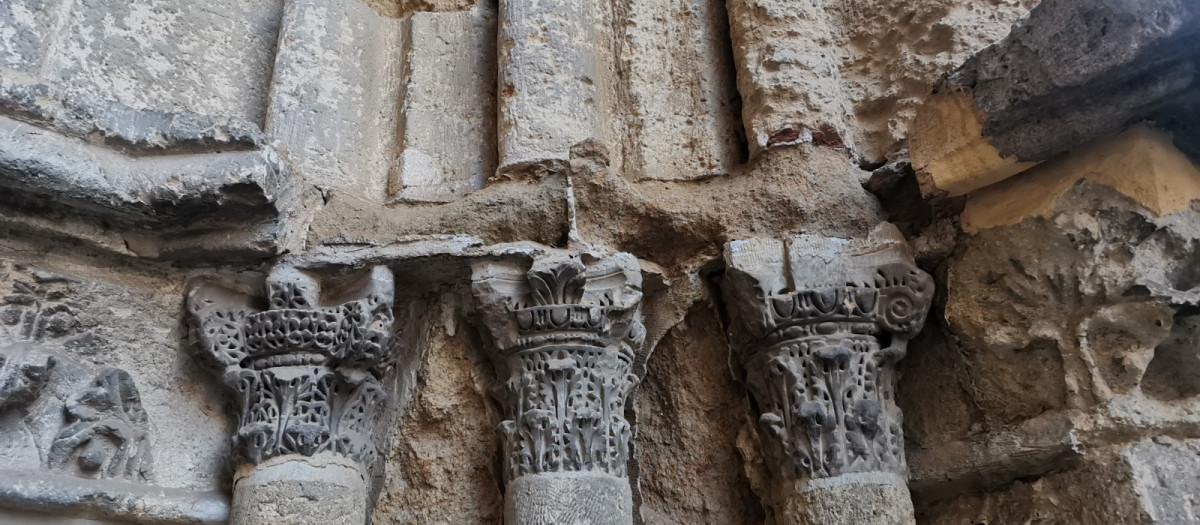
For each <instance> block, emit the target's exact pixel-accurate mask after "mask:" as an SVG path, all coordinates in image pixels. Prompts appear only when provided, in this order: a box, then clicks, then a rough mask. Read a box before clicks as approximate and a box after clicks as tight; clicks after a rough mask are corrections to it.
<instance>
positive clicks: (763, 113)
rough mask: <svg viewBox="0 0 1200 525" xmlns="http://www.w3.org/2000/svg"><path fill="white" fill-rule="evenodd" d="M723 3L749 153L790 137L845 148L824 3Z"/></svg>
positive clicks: (844, 107) (843, 109) (843, 106)
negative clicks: (726, 13) (725, 7)
mask: <svg viewBox="0 0 1200 525" xmlns="http://www.w3.org/2000/svg"><path fill="white" fill-rule="evenodd" d="M726 5H727V7H728V9H729V30H730V35H731V37H732V40H733V47H734V55H733V56H734V62H735V63H736V64H737V69H738V91H739V92H741V95H742V120H743V122H744V123H745V127H746V141H747V142H748V144H749V146H750V154H751V155H757V154H758V153H759V152H761V151H762V150H763V149H765V148H768V147H771V146H777V145H788V144H797V143H816V144H820V145H823V146H831V147H837V148H842V147H846V146H848V144H847V141H849V140H851V139H850V133H849V126H848V123H847V121H848V120H849V119H850V107H849V104H848V101H847V100H846V99H845V98H844V97H842V96H841V90H842V83H841V74H840V71H839V68H838V66H839V65H840V64H839V61H838V60H837V55H836V51H835V50H836V47H837V41H836V40H835V37H834V35H835V33H836V32H837V27H836V26H835V25H834V24H833V22H832V21H831V20H830V17H829V15H827V14H826V12H825V8H824V7H822V6H821V5H820V4H818V3H811V2H788V1H780V0H734V1H731V2H729V3H728V4H726Z"/></svg>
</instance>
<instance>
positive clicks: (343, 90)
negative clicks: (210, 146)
mask: <svg viewBox="0 0 1200 525" xmlns="http://www.w3.org/2000/svg"><path fill="white" fill-rule="evenodd" d="M400 26H401V22H400V21H397V20H393V19H390V18H384V17H382V16H380V15H379V14H377V13H376V12H375V11H373V10H371V8H370V7H368V6H367V5H366V4H364V3H363V2H361V1H358V0H300V1H289V2H286V3H285V5H284V9H283V16H282V25H281V27H280V30H279V31H280V36H279V42H280V45H279V49H278V50H277V51H276V53H275V69H274V76H273V77H272V80H271V91H270V97H269V101H270V105H269V107H268V108H267V116H266V120H265V122H266V123H265V125H264V126H263V129H264V131H266V133H267V135H268V136H269V137H271V139H272V140H276V141H279V142H280V143H281V147H280V155H281V157H283V159H284V160H285V161H286V162H287V163H288V164H289V166H290V167H291V168H292V169H293V170H295V171H296V172H297V173H298V174H299V175H300V176H302V177H304V178H305V179H307V180H308V181H310V182H311V183H312V184H314V185H316V186H318V187H320V188H322V189H324V190H338V191H343V192H347V193H350V194H352V195H357V196H360V197H374V199H376V200H379V199H382V195H383V193H384V191H385V190H384V188H386V185H387V172H388V168H389V166H390V165H391V163H392V160H393V159H394V157H395V154H396V144H397V142H396V130H397V126H396V124H395V122H394V121H393V119H394V115H395V114H396V113H395V112H396V110H397V102H398V96H397V95H398V93H399V90H400V79H401V77H400V74H399V72H398V68H399V66H400V53H401V49H402V48H401V46H400V45H399V44H400V35H401V27H400Z"/></svg>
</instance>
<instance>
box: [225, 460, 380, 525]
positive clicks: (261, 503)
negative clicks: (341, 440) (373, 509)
mask: <svg viewBox="0 0 1200 525" xmlns="http://www.w3.org/2000/svg"><path fill="white" fill-rule="evenodd" d="M364 474H365V473H364V472H363V471H362V469H361V468H360V467H359V466H358V465H357V464H356V463H355V462H353V461H349V460H347V459H345V458H341V457H332V456H316V457H313V458H308V460H305V461H297V460H296V459H295V458H294V457H286V456H285V457H279V458H275V459H274V460H272V461H269V462H267V463H265V464H262V465H258V466H257V467H255V468H254V469H253V470H251V471H249V472H246V473H244V474H243V473H241V472H239V473H238V476H237V479H236V480H235V481H234V483H233V510H232V512H231V513H230V516H229V524H230V525H258V524H260V523H294V524H296V525H322V524H329V525H361V524H363V523H366V522H367V516H368V505H367V504H366V503H367V502H369V501H370V499H369V498H368V492H369V491H368V488H367V479H366V476H365V475H364Z"/></svg>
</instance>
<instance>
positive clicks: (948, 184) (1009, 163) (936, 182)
mask: <svg viewBox="0 0 1200 525" xmlns="http://www.w3.org/2000/svg"><path fill="white" fill-rule="evenodd" d="M986 118H987V116H986V115H984V114H983V110H981V109H979V107H978V106H976V105H975V101H974V99H972V98H971V96H970V95H969V94H968V93H965V92H963V91H962V90H961V89H956V88H947V89H943V90H941V91H939V92H937V93H934V94H933V95H932V96H930V97H929V99H928V100H927V101H926V102H925V103H924V104H923V105H921V107H920V108H918V109H917V112H916V116H915V117H914V118H913V121H912V122H911V123H910V124H909V126H908V130H909V133H910V137H909V140H908V147H909V155H910V157H911V158H912V166H913V170H915V171H916V172H917V180H918V182H919V183H920V185H921V193H922V194H924V195H937V196H947V197H957V196H959V195H964V194H966V193H968V192H971V191H973V190H977V189H979V188H982V187H984V186H987V185H989V184H993V183H995V182H999V181H1001V180H1004V179H1007V178H1009V177H1011V176H1013V175H1016V174H1018V173H1020V172H1022V171H1025V170H1026V169H1029V168H1031V167H1033V166H1036V165H1037V163H1036V162H1022V161H1020V160H1017V158H1016V157H1015V156H1013V155H1008V156H1004V155H1003V154H1001V153H1000V151H999V150H997V149H996V147H995V146H993V145H992V144H991V143H990V142H988V140H987V138H986V137H984V136H983V124H984V120H985V119H986Z"/></svg>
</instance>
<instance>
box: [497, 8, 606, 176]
mask: <svg viewBox="0 0 1200 525" xmlns="http://www.w3.org/2000/svg"><path fill="white" fill-rule="evenodd" d="M593 8H594V7H593V5H592V4H591V3H590V2H578V1H572V0H542V1H533V0H501V2H500V10H499V20H500V27H499V32H500V35H499V58H500V69H499V90H500V91H499V97H500V98H499V105H500V122H499V131H498V133H499V141H500V142H499V144H500V148H499V155H500V168H499V172H500V173H501V174H507V173H510V172H518V171H521V170H523V169H525V168H528V167H532V166H542V167H544V168H549V169H559V168H562V167H563V166H565V165H566V162H567V161H568V159H569V158H570V149H571V146H574V145H576V144H579V143H581V142H584V141H586V140H589V139H592V140H599V139H601V138H602V131H601V130H602V127H601V124H600V116H601V115H602V114H603V113H601V112H602V111H603V103H602V101H601V100H600V98H599V95H598V89H597V85H599V83H600V82H601V79H599V78H598V76H597V75H599V74H600V72H599V71H598V70H597V66H596V61H597V58H596V52H597V46H599V45H600V44H599V42H598V38H597V32H596V31H597V30H596V28H595V27H594V26H595V24H596V18H595V16H594V13H593V12H592V10H593ZM600 142H601V143H603V140H600Z"/></svg>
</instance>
